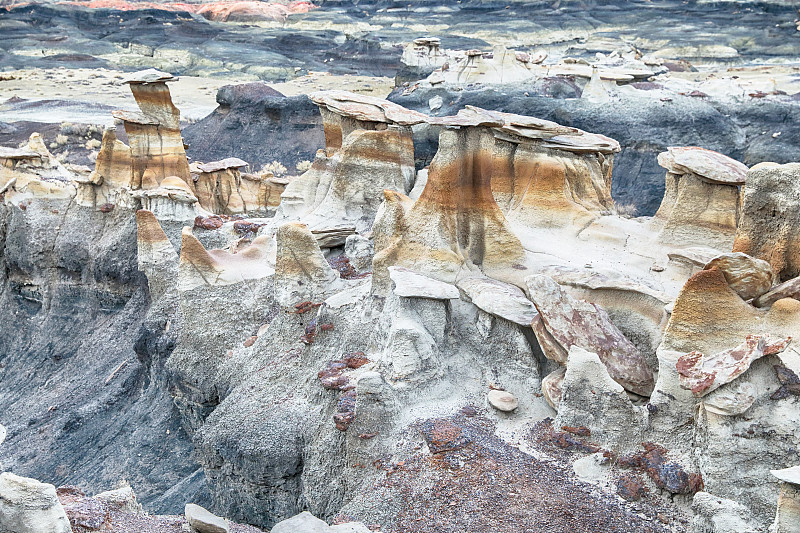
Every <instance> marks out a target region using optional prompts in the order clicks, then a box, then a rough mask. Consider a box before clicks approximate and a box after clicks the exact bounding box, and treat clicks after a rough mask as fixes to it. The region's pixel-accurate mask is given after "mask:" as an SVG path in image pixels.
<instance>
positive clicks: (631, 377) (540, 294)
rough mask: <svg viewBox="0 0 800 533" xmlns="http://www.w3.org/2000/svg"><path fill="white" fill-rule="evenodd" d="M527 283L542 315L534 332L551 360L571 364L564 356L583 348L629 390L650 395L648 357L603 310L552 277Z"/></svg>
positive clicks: (527, 281) (532, 299)
mask: <svg viewBox="0 0 800 533" xmlns="http://www.w3.org/2000/svg"><path fill="white" fill-rule="evenodd" d="M525 281H526V283H527V285H528V295H529V297H530V299H531V301H533V303H534V305H535V306H536V309H537V311H538V312H539V314H540V315H541V323H539V322H538V321H534V324H537V325H536V327H534V333H535V334H536V337H537V339H539V343H540V345H541V346H542V349H543V351H544V352H545V355H546V356H547V357H548V358H551V359H553V360H555V361H557V362H559V363H561V364H568V362H567V360H565V359H564V354H566V353H568V352H569V351H570V350H571V349H572V347H573V346H578V347H581V348H583V349H584V350H587V351H592V352H594V353H597V354H598V355H599V357H600V360H601V361H602V362H603V364H605V366H606V368H607V371H608V374H609V375H610V376H611V377H612V378H613V379H614V380H615V381H617V382H618V383H619V384H620V385H622V386H623V387H624V388H625V389H626V390H629V391H631V392H633V393H635V394H638V395H640V396H649V395H650V393H651V392H652V390H653V373H652V372H651V371H650V369H649V368H648V366H647V362H646V360H645V358H644V357H643V356H642V354H641V353H639V350H638V349H637V348H636V346H634V345H633V343H631V341H629V340H628V339H627V338H625V336H624V335H623V334H622V333H621V332H620V331H619V329H617V327H616V326H614V324H612V323H611V319H610V318H609V317H608V314H607V313H606V312H605V311H604V310H603V309H602V308H601V307H599V306H598V305H596V304H593V303H590V302H586V301H583V300H576V299H575V298H573V297H572V296H570V295H569V294H567V292H566V291H564V290H563V289H562V288H561V287H560V286H559V285H558V283H556V282H555V281H553V279H552V278H550V277H548V276H544V275H534V276H530V277H528V278H526V280H525ZM542 330H545V331H546V332H547V333H549V336H547V335H544V334H542Z"/></svg>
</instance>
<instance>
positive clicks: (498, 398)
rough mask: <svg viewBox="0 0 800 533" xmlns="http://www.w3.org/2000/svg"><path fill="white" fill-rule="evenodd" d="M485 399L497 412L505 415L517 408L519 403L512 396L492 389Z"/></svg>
mask: <svg viewBox="0 0 800 533" xmlns="http://www.w3.org/2000/svg"><path fill="white" fill-rule="evenodd" d="M486 399H487V400H488V401H489V405H491V406H492V407H494V408H495V409H497V410H498V411H503V412H506V413H510V412H511V411H513V410H514V409H516V408H517V407H519V402H518V401H517V399H516V398H515V397H514V395H513V394H511V393H510V392H507V391H504V390H496V389H492V390H490V391H489V394H487V395H486Z"/></svg>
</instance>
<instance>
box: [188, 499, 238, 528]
mask: <svg viewBox="0 0 800 533" xmlns="http://www.w3.org/2000/svg"><path fill="white" fill-rule="evenodd" d="M184 514H185V515H186V520H188V521H189V525H190V526H192V528H194V529H195V530H196V531H198V533H228V523H227V522H226V521H225V519H224V518H220V517H219V516H217V515H215V514H213V513H211V512H209V511H207V510H206V509H204V508H202V507H200V506H199V505H195V504H193V503H187V504H186V508H185V509H184Z"/></svg>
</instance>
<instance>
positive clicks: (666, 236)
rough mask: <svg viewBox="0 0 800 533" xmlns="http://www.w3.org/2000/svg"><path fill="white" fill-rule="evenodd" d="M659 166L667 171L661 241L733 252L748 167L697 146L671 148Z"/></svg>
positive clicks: (659, 217) (660, 215)
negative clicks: (740, 197) (741, 191)
mask: <svg viewBox="0 0 800 533" xmlns="http://www.w3.org/2000/svg"><path fill="white" fill-rule="evenodd" d="M678 162H680V163H678ZM658 164H659V165H661V166H662V167H664V168H665V169H667V175H666V188H665V191H664V198H663V199H662V201H661V206H660V207H659V208H658V211H657V212H656V215H655V220H656V223H657V224H658V225H659V226H660V236H659V237H660V241H661V242H663V243H665V244H673V245H680V246H711V247H713V248H718V249H721V250H724V249H730V246H731V245H732V243H733V237H734V235H735V233H736V223H737V220H738V217H739V186H741V185H742V184H743V183H744V178H745V172H746V170H747V167H745V166H744V165H742V164H741V163H739V162H738V161H736V160H734V159H731V158H729V157H727V156H724V155H722V154H719V153H717V152H712V151H711V150H705V149H703V148H697V147H693V146H689V147H684V148H669V151H668V152H662V153H661V154H659V156H658Z"/></svg>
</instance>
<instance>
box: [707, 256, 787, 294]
mask: <svg viewBox="0 0 800 533" xmlns="http://www.w3.org/2000/svg"><path fill="white" fill-rule="evenodd" d="M714 267H717V268H718V269H719V270H720V272H722V275H723V276H725V281H727V282H728V285H730V287H731V289H733V290H734V291H736V294H738V295H739V296H741V297H742V299H743V300H750V299H752V298H756V297H758V296H761V295H762V294H764V293H766V292H767V291H769V289H770V287H772V285H773V283H774V282H775V273H774V272H772V267H771V266H770V264H769V263H767V262H766V261H763V260H761V259H756V258H755V257H750V256H749V255H747V254H743V253H741V252H732V253H728V254H722V255H719V256H717V257H715V258H714V259H712V260H711V261H710V262H709V263H708V264H707V265H706V266H705V269H710V268H714Z"/></svg>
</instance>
